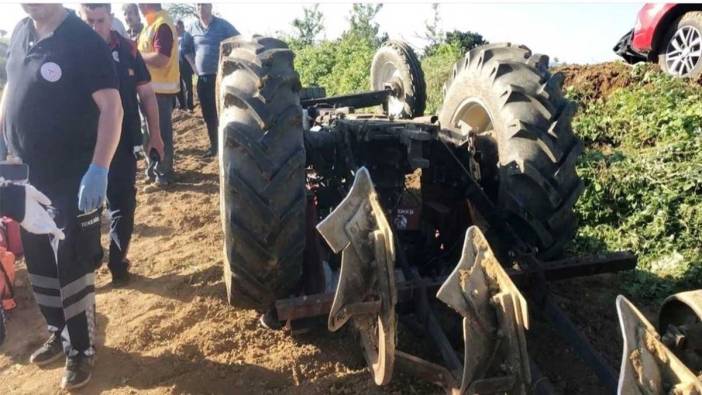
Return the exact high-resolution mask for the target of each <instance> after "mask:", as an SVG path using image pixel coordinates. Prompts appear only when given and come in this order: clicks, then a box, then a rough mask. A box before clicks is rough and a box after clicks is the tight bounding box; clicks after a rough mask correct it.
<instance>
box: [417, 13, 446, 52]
mask: <svg viewBox="0 0 702 395" xmlns="http://www.w3.org/2000/svg"><path fill="white" fill-rule="evenodd" d="M431 9H432V11H433V16H432V19H427V20H425V21H424V29H425V32H424V34H423V36H421V38H423V39H425V40H427V42H428V43H427V48H435V47H436V46H437V45H439V44H440V43H441V42H443V41H444V32H443V30H441V15H439V3H433V4H432V5H431Z"/></svg>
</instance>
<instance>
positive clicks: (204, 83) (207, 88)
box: [197, 74, 219, 151]
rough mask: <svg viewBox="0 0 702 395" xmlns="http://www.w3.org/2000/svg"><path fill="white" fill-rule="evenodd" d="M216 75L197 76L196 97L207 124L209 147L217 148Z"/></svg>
mask: <svg viewBox="0 0 702 395" xmlns="http://www.w3.org/2000/svg"><path fill="white" fill-rule="evenodd" d="M216 80H217V76H216V75H214V74H210V75H201V76H198V77H197V97H198V98H199V99H200V108H201V109H202V117H203V118H204V119H205V124H207V135H208V137H209V138H210V148H212V149H213V150H215V151H216V150H217V128H218V127H219V120H218V119H217V100H216V99H215V85H216V82H217V81H216Z"/></svg>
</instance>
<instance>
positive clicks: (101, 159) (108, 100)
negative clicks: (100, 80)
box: [92, 89, 124, 169]
mask: <svg viewBox="0 0 702 395" xmlns="http://www.w3.org/2000/svg"><path fill="white" fill-rule="evenodd" d="M92 96H93V100H94V101H95V104H96V105H97V107H98V110H99V111H100V118H99V120H98V133H97V143H96V144H95V152H94V153H93V163H94V164H96V165H98V166H100V167H103V168H105V169H109V167H110V162H112V156H114V154H115V151H116V150H117V145H118V144H119V139H120V135H121V133H122V117H123V116H124V110H123V109H122V100H121V99H120V97H119V91H118V90H117V89H100V90H98V91H95V92H93V95H92Z"/></svg>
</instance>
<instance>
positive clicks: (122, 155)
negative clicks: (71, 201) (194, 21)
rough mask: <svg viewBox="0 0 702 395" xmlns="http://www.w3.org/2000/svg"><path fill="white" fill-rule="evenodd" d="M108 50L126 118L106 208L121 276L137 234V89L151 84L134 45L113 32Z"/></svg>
mask: <svg viewBox="0 0 702 395" xmlns="http://www.w3.org/2000/svg"><path fill="white" fill-rule="evenodd" d="M109 47H110V50H111V51H112V60H113V61H114V64H115V68H116V70H117V75H118V77H119V94H120V97H121V99H122V108H123V109H124V118H123V120H122V135H121V137H120V140H119V146H118V147H117V151H116V152H115V156H114V158H113V159H112V163H111V164H110V173H109V179H108V183H107V204H108V207H109V209H110V218H111V224H110V253H109V259H108V267H109V268H110V271H111V272H112V273H122V272H124V271H126V270H127V266H128V263H127V252H128V251H129V243H130V241H131V239H132V232H133V231H134V211H135V210H136V187H135V186H134V185H135V183H136V171H137V165H136V157H135V156H134V146H140V145H141V142H142V137H141V120H140V116H139V102H138V100H137V87H138V86H139V85H143V84H147V83H148V82H149V81H151V76H150V75H149V71H148V70H147V68H146V64H144V60H143V59H142V58H141V54H140V53H139V51H137V48H136V45H135V44H134V43H133V42H131V41H129V40H127V39H126V38H124V37H122V36H120V35H119V34H118V33H117V32H114V31H113V32H112V33H111V36H110V42H109Z"/></svg>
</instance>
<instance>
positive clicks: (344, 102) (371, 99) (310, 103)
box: [300, 89, 392, 108]
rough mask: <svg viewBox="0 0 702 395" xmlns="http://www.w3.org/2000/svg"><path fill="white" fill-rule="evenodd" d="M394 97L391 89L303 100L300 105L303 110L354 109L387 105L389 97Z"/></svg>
mask: <svg viewBox="0 0 702 395" xmlns="http://www.w3.org/2000/svg"><path fill="white" fill-rule="evenodd" d="M390 95H392V91H391V90H390V89H383V90H377V91H368V92H362V93H355V94H352V95H340V96H329V97H321V98H317V99H307V100H301V101H300V105H301V106H302V108H309V107H331V108H339V107H353V108H364V107H372V106H378V105H381V104H383V103H385V100H386V99H387V98H388V96H390Z"/></svg>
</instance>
